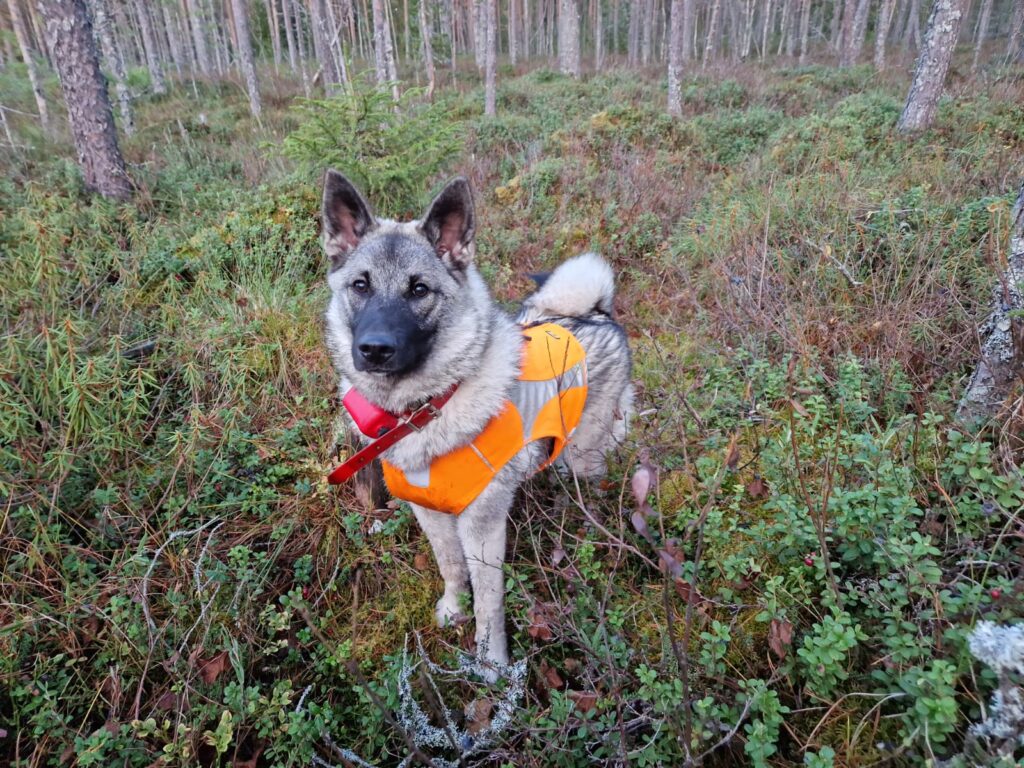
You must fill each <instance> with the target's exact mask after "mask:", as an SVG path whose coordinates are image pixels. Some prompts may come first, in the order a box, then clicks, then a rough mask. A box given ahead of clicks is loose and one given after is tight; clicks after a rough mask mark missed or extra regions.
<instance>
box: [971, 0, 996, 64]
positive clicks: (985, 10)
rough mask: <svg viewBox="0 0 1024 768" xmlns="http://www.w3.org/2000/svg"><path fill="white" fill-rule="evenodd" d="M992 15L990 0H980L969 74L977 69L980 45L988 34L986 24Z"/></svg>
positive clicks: (979, 58)
mask: <svg viewBox="0 0 1024 768" xmlns="http://www.w3.org/2000/svg"><path fill="white" fill-rule="evenodd" d="M991 17H992V0H982V3H981V11H980V12H979V14H978V32H977V37H976V39H975V41H974V58H973V59H971V74H972V75H973V74H975V73H977V71H978V63H979V62H980V61H981V47H982V46H983V45H984V44H985V38H986V37H987V36H988V24H989V20H990V19H991Z"/></svg>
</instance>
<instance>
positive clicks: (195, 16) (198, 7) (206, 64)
mask: <svg viewBox="0 0 1024 768" xmlns="http://www.w3.org/2000/svg"><path fill="white" fill-rule="evenodd" d="M185 5H186V13H187V14H188V20H189V26H190V27H191V28H192V44H193V46H194V47H195V51H196V62H197V63H198V64H199V71H200V72H201V73H202V74H203V76H204V77H209V76H210V74H211V73H212V72H213V66H212V65H211V63H210V48H209V46H208V45H207V43H206V20H205V19H204V18H203V12H202V3H201V0H185Z"/></svg>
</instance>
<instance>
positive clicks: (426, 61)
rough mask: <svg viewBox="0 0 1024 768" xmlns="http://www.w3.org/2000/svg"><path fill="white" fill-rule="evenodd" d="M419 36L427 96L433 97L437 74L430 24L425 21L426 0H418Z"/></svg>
mask: <svg viewBox="0 0 1024 768" xmlns="http://www.w3.org/2000/svg"><path fill="white" fill-rule="evenodd" d="M420 37H421V38H422V40H423V68H424V69H425V70H426V72H427V98H428V99H433V98H434V86H435V85H436V84H437V76H436V74H435V73H434V50H433V48H431V45H430V25H429V24H428V23H427V0H420Z"/></svg>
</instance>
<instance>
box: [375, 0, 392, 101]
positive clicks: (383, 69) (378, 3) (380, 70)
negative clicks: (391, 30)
mask: <svg viewBox="0 0 1024 768" xmlns="http://www.w3.org/2000/svg"><path fill="white" fill-rule="evenodd" d="M385 23H386V22H385V18H384V2H383V0H373V63H374V71H375V72H376V74H377V85H379V86H381V87H383V86H384V85H386V84H387V82H388V65H387V60H386V59H385V58H384V41H385V40H386V39H387V38H388V34H387V33H386V32H385V31H384V24H385Z"/></svg>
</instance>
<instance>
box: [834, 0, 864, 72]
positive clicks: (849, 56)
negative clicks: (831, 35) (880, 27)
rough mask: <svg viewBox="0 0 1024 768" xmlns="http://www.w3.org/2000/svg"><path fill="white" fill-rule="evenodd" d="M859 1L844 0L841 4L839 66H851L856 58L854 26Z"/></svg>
mask: <svg viewBox="0 0 1024 768" xmlns="http://www.w3.org/2000/svg"><path fill="white" fill-rule="evenodd" d="M860 2H861V0H846V2H845V3H843V16H842V20H841V21H840V28H839V41H838V42H839V66H840V67H849V66H853V63H854V61H855V60H856V58H857V56H856V53H855V51H854V26H855V24H856V19H857V7H858V5H859V4H860Z"/></svg>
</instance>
